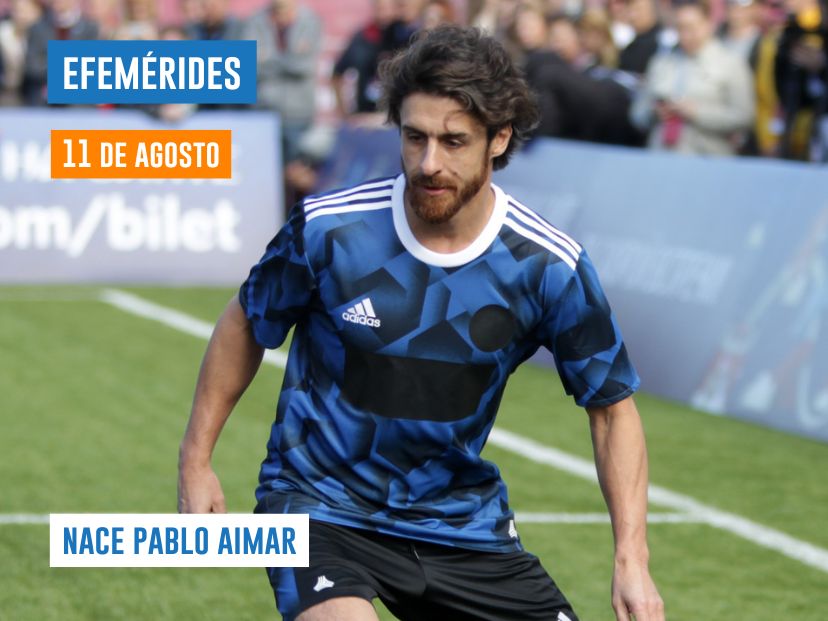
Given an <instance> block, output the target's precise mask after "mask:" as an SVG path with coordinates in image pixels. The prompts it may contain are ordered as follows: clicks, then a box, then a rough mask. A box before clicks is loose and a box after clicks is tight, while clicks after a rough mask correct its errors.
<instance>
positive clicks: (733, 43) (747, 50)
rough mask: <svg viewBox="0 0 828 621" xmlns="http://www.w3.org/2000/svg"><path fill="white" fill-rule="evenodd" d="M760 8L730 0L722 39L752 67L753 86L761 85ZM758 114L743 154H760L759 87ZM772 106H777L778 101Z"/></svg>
mask: <svg viewBox="0 0 828 621" xmlns="http://www.w3.org/2000/svg"><path fill="white" fill-rule="evenodd" d="M760 9H761V7H760V6H759V2H757V1H756V0H729V2H728V5H727V19H726V20H725V22H724V23H723V24H722V27H721V29H720V32H719V38H720V39H721V41H722V43H723V44H724V46H725V47H726V48H728V49H729V50H731V51H732V52H734V53H735V54H737V55H738V56H739V57H740V58H741V59H742V60H743V61H745V62H746V63H747V64H748V65H749V66H750V70H751V75H752V76H753V78H754V85H758V75H757V68H758V63H759V49H760V41H761V34H762V32H761V28H760V19H761V12H760ZM754 90H755V98H756V117H755V119H754V123H753V126H752V127H751V128H750V131H749V132H748V133H747V135H746V139H745V143H744V144H743V146H742V148H741V150H740V154H741V155H758V154H759V146H758V143H757V121H758V118H759V116H760V112H759V110H760V108H761V107H762V106H764V105H766V104H765V101H764V100H763V99H762V95H763V92H762V91H760V89H759V88H757V87H756V86H755V87H754ZM771 105H773V106H774V107H775V106H776V105H777V102H776V101H774V102H773V103H772V104H771Z"/></svg>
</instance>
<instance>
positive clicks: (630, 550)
mask: <svg viewBox="0 0 828 621" xmlns="http://www.w3.org/2000/svg"><path fill="white" fill-rule="evenodd" d="M587 413H588V414H589V423H590V431H591V433H592V445H593V449H594V451H595V465H596V468H597V470H598V481H599V483H600V485H601V491H602V492H603V494H604V498H605V499H606V502H607V507H608V508H609V513H610V519H611V520H612V531H613V536H614V538H615V567H614V571H613V578H612V606H613V608H614V609H615V616H616V619H618V621H630V620H631V619H633V618H634V619H635V621H663V619H664V603H663V601H662V600H661V597H660V596H659V594H658V590H657V589H656V586H655V584H654V583H653V580H652V578H651V577H650V570H649V550H648V548H647V479H648V472H647V448H646V445H645V441H644V430H643V428H642V425H641V418H640V417H639V415H638V410H637V409H636V407H635V402H634V401H633V399H632V397H627V398H625V399H623V400H621V401H619V402H617V403H614V404H612V405H609V406H604V407H588V408H587Z"/></svg>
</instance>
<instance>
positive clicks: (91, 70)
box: [47, 41, 256, 104]
mask: <svg viewBox="0 0 828 621" xmlns="http://www.w3.org/2000/svg"><path fill="white" fill-rule="evenodd" d="M47 79H48V87H47V91H48V93H47V98H48V101H49V103H50V104H109V103H112V104H161V103H199V104H201V103H205V104H206V103H210V104H251V103H255V102H256V42H255V41H49V43H48V65H47Z"/></svg>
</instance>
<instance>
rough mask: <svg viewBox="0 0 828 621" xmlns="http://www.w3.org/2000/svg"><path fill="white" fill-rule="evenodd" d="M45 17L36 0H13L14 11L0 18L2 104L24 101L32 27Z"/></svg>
mask: <svg viewBox="0 0 828 621" xmlns="http://www.w3.org/2000/svg"><path fill="white" fill-rule="evenodd" d="M40 17H41V9H40V5H39V4H38V3H37V2H35V1H34V0H13V2H12V4H11V15H10V16H9V18H8V19H4V20H3V21H0V66H2V70H0V106H19V105H22V103H23V90H22V89H23V71H24V66H25V59H26V42H27V38H28V35H29V29H30V28H31V27H32V25H33V24H34V23H35V22H37V20H38V19H40Z"/></svg>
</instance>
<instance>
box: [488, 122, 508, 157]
mask: <svg viewBox="0 0 828 621" xmlns="http://www.w3.org/2000/svg"><path fill="white" fill-rule="evenodd" d="M511 139H512V126H511V125H506V126H505V127H501V128H500V129H499V130H498V131H497V133H496V134H495V135H494V136H493V137H492V140H491V142H490V143H489V156H490V157H491V158H492V159H494V158H496V157H499V156H501V155H503V154H504V153H505V152H506V149H507V148H508V147H509V141H510V140H511Z"/></svg>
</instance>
